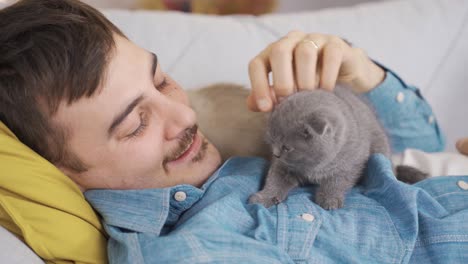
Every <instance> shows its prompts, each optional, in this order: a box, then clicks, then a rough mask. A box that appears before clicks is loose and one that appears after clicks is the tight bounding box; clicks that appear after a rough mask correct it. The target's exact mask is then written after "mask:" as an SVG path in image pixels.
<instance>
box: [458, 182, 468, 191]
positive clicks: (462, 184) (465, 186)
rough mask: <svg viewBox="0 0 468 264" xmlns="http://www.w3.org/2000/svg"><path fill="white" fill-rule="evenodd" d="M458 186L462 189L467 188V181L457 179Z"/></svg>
mask: <svg viewBox="0 0 468 264" xmlns="http://www.w3.org/2000/svg"><path fill="white" fill-rule="evenodd" d="M457 184H458V187H460V188H462V189H463V190H468V183H467V182H466V181H458V182H457Z"/></svg>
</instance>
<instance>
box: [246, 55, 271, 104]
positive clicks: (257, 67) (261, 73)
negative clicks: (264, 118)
mask: <svg viewBox="0 0 468 264" xmlns="http://www.w3.org/2000/svg"><path fill="white" fill-rule="evenodd" d="M266 56H267V55H266V51H264V52H262V53H260V54H259V55H258V56H257V57H255V58H253V59H252V60H251V61H250V63H249V77H250V83H251V85H252V91H251V96H249V97H252V98H251V99H250V101H249V100H248V102H247V103H248V106H249V108H251V109H252V110H253V111H258V110H260V111H265V112H266V111H269V110H270V109H271V107H272V105H273V102H272V98H271V97H270V91H269V87H270V86H269V83H268V72H269V70H270V69H269V64H268V58H267V57H266ZM249 102H250V103H249ZM254 104H255V105H254ZM254 109H256V110H254Z"/></svg>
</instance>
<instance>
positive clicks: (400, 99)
mask: <svg viewBox="0 0 468 264" xmlns="http://www.w3.org/2000/svg"><path fill="white" fill-rule="evenodd" d="M396 100H397V102H399V103H400V104H401V103H403V101H404V100H405V95H404V94H403V92H399V93H398V94H397V96H396Z"/></svg>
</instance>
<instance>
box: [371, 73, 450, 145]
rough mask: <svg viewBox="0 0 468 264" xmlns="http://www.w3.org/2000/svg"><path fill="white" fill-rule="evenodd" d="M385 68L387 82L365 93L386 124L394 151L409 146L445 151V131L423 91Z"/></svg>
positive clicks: (385, 80) (384, 124) (384, 81)
mask: <svg viewBox="0 0 468 264" xmlns="http://www.w3.org/2000/svg"><path fill="white" fill-rule="evenodd" d="M382 67H383V66H382ZM385 70H386V76H385V79H384V80H383V82H382V83H380V84H379V85H378V86H377V87H375V88H374V89H371V90H370V91H368V92H365V93H363V95H364V97H366V98H367V99H368V100H369V101H370V102H371V104H372V105H373V107H374V109H375V111H376V114H377V116H378V118H379V120H380V122H381V123H382V125H383V126H384V128H385V130H386V132H387V135H388V136H389V138H390V144H391V147H392V151H393V152H394V153H398V152H402V151H404V150H405V149H406V148H415V149H420V150H423V151H426V152H436V151H442V150H443V149H444V148H445V139H444V135H443V133H442V131H441V129H440V127H439V126H438V124H437V120H436V118H435V115H434V113H433V112H432V109H431V107H430V106H429V104H428V103H427V102H426V100H424V98H423V97H422V95H421V93H420V91H419V90H418V89H417V88H416V87H414V86H410V85H407V84H406V83H404V82H403V81H402V80H401V79H400V78H399V77H398V76H397V75H396V74H395V73H394V72H392V71H391V70H388V69H385Z"/></svg>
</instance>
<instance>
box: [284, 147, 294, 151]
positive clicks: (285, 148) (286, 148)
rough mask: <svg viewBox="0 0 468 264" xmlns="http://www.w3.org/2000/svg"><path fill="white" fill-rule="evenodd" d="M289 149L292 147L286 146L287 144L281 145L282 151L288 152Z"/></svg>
mask: <svg viewBox="0 0 468 264" xmlns="http://www.w3.org/2000/svg"><path fill="white" fill-rule="evenodd" d="M291 150H293V149H292V148H290V147H288V146H283V151H285V152H290V151H291Z"/></svg>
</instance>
